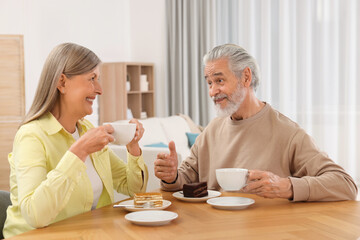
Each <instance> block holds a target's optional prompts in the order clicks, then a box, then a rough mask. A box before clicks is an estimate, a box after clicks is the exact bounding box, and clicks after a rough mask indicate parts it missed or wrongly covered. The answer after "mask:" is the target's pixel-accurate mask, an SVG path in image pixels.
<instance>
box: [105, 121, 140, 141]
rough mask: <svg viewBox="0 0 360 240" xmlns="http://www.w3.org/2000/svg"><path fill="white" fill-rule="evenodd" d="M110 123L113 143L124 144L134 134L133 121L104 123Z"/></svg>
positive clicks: (134, 126) (134, 125)
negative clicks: (112, 130) (112, 129)
mask: <svg viewBox="0 0 360 240" xmlns="http://www.w3.org/2000/svg"><path fill="white" fill-rule="evenodd" d="M106 124H110V125H111V126H112V127H113V128H114V132H113V133H112V135H113V136H114V138H115V141H114V142H112V143H113V144H118V145H126V144H128V143H129V142H131V140H132V139H133V138H134V136H135V131H136V124H135V123H123V122H108V123H104V125H106Z"/></svg>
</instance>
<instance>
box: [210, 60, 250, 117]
mask: <svg viewBox="0 0 360 240" xmlns="http://www.w3.org/2000/svg"><path fill="white" fill-rule="evenodd" d="M204 71H205V72H204V75H205V80H206V81H207V84H208V87H209V95H210V97H211V98H212V100H213V101H214V103H215V108H216V111H217V113H218V115H219V116H230V115H232V114H233V113H235V112H236V111H237V110H238V109H239V107H240V105H241V103H242V102H243V101H244V98H245V93H244V90H245V89H244V88H243V87H242V86H241V82H240V80H239V79H238V78H237V77H236V76H235V75H234V73H233V72H232V71H231V70H230V69H229V65H228V60H227V59H226V58H222V59H218V60H214V61H211V62H208V63H207V64H206V66H205V70H204Z"/></svg>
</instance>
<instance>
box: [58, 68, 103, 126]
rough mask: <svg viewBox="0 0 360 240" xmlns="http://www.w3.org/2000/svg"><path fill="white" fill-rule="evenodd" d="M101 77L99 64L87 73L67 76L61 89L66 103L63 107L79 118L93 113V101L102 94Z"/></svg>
mask: <svg viewBox="0 0 360 240" xmlns="http://www.w3.org/2000/svg"><path fill="white" fill-rule="evenodd" d="M99 77H100V70H99V66H97V67H95V68H94V69H93V70H91V71H90V72H88V73H85V74H81V75H76V76H72V77H71V78H67V77H66V76H65V81H64V82H65V84H64V87H63V89H61V90H62V91H63V92H62V96H63V104H64V106H63V107H62V109H63V110H66V112H68V113H70V114H72V115H73V116H76V117H78V118H79V119H80V118H83V117H85V116H86V115H90V114H92V112H93V109H92V105H93V102H94V100H95V99H96V96H97V95H101V94H102V89H101V86H100V83H99Z"/></svg>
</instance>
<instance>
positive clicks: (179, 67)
mask: <svg viewBox="0 0 360 240" xmlns="http://www.w3.org/2000/svg"><path fill="white" fill-rule="evenodd" d="M237 9H238V8H237V1H234V0H196V1H194V0H167V1H166V11H167V15H166V17H167V37H168V38H167V68H166V69H167V72H166V77H167V81H166V82H167V93H166V94H167V100H168V101H167V111H168V112H167V114H168V115H173V114H178V113H183V114H186V115H189V116H190V117H191V118H192V119H193V120H194V122H196V123H198V124H200V125H203V126H205V125H207V124H208V122H209V121H210V120H211V119H210V116H211V113H209V105H210V104H212V103H211V100H210V98H209V96H208V89H207V84H206V82H205V79H204V76H203V64H202V58H203V56H204V55H205V54H206V53H207V52H208V51H209V50H210V49H211V48H212V47H214V46H215V45H217V43H225V42H234V41H237V39H236V38H237V36H238V33H237V32H233V30H229V29H238V28H237V27H235V26H234V25H233V24H236V25H237V24H238V21H237V20H235V21H234V19H233V18H234V17H235V18H236V17H237V14H229V13H230V12H233V11H236V10H237Z"/></svg>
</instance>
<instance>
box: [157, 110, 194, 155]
mask: <svg viewBox="0 0 360 240" xmlns="http://www.w3.org/2000/svg"><path fill="white" fill-rule="evenodd" d="M160 121H161V125H162V127H163V129H164V133H165V135H166V138H167V140H168V142H170V141H174V142H175V146H176V147H177V149H179V150H180V149H183V148H187V149H188V148H189V147H188V139H187V137H186V134H185V133H186V132H190V128H189V125H188V124H187V122H186V120H185V119H183V118H182V117H179V116H171V117H166V118H161V119H160Z"/></svg>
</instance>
